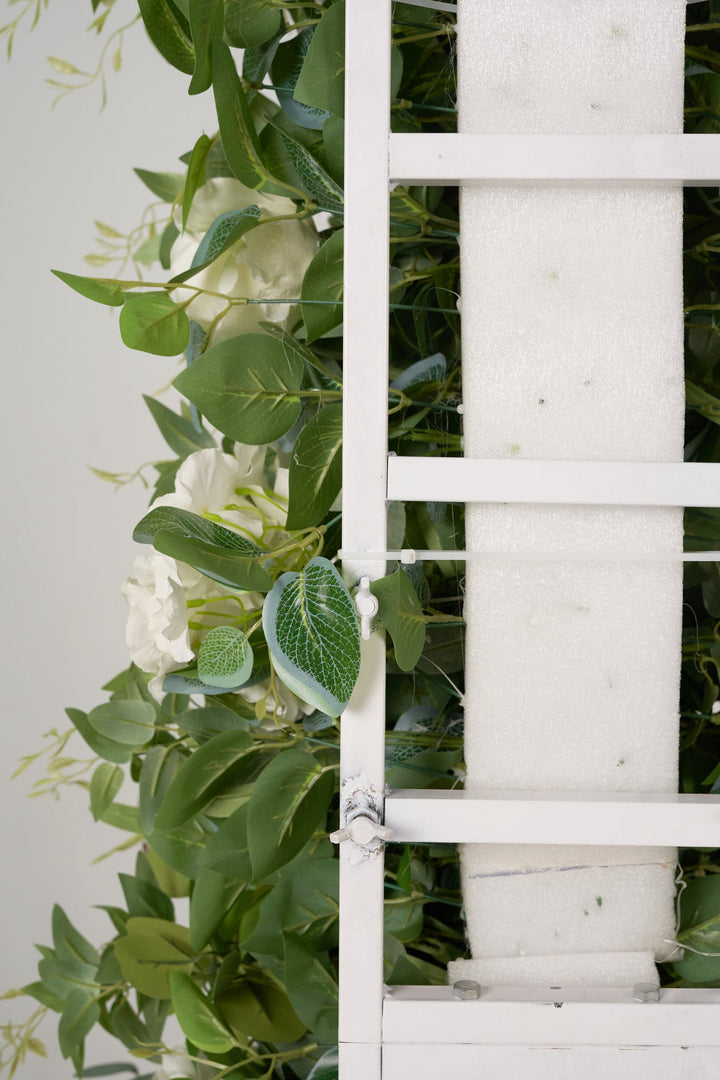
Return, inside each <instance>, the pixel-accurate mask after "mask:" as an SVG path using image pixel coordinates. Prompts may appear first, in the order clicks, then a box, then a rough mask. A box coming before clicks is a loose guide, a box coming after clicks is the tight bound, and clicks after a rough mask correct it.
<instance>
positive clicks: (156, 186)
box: [133, 169, 185, 203]
mask: <svg viewBox="0 0 720 1080" xmlns="http://www.w3.org/2000/svg"><path fill="white" fill-rule="evenodd" d="M133 172H134V173H135V175H136V176H137V177H138V179H140V180H142V182H143V184H144V185H145V187H146V188H149V189H150V191H152V193H153V195H157V197H158V199H162V201H163V202H166V203H173V202H175V200H176V199H177V197H178V195H179V194H180V192H181V191H182V189H183V187H184V185H185V177H184V176H183V175H182V173H158V172H150V171H149V170H148V169H133Z"/></svg>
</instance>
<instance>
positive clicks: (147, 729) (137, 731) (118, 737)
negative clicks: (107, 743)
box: [88, 700, 155, 750]
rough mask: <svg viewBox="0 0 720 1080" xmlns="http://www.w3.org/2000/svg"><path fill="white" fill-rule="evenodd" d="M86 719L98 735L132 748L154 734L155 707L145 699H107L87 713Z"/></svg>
mask: <svg viewBox="0 0 720 1080" xmlns="http://www.w3.org/2000/svg"><path fill="white" fill-rule="evenodd" d="M88 720H89V721H90V725H91V726H92V727H93V728H94V729H95V731H97V732H98V733H99V734H100V735H104V736H105V738H107V739H112V740H113V741H114V742H118V743H121V744H122V745H123V746H131V747H132V748H133V749H134V750H135V749H139V748H140V747H141V746H145V745H146V744H147V743H149V742H150V740H151V739H152V737H153V735H154V734H155V709H154V708H153V707H152V705H149V704H148V703H147V701H122V700H118V701H108V702H106V704H104V705H97V706H96V707H95V708H94V709H93V710H92V711H91V712H90V713H88Z"/></svg>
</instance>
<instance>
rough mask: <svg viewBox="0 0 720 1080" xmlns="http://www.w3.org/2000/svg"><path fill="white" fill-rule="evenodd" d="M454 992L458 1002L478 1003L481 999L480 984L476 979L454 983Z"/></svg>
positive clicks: (460, 980)
mask: <svg viewBox="0 0 720 1080" xmlns="http://www.w3.org/2000/svg"><path fill="white" fill-rule="evenodd" d="M452 992H453V997H454V998H457V999H458V1001H477V999H478V998H479V997H480V983H477V982H475V980H474V979H459V980H458V981H457V982H454V983H453V988H452Z"/></svg>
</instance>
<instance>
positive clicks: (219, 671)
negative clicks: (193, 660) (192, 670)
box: [198, 626, 253, 688]
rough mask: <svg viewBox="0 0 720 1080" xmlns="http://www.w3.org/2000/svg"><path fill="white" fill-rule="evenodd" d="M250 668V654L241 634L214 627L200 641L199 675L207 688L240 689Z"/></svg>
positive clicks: (231, 627)
mask: <svg viewBox="0 0 720 1080" xmlns="http://www.w3.org/2000/svg"><path fill="white" fill-rule="evenodd" d="M252 668H253V651H252V648H251V646H250V643H249V641H248V639H247V637H246V636H245V634H243V632H242V630H240V629H238V627H236V626H216V627H214V628H213V629H212V630H209V631H208V633H207V634H206V635H205V637H204V638H203V641H202V644H201V646H200V650H199V652H198V675H199V676H200V678H201V680H202V681H203V682H204V683H208V684H209V685H210V686H222V687H224V688H228V687H235V686H242V685H243V683H244V682H245V680H246V679H248V678H249V677H250V672H251V671H252Z"/></svg>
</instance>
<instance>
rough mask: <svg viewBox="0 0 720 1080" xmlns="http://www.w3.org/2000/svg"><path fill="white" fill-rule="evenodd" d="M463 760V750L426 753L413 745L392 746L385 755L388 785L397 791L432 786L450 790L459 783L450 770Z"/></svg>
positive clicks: (428, 751)
mask: <svg viewBox="0 0 720 1080" xmlns="http://www.w3.org/2000/svg"><path fill="white" fill-rule="evenodd" d="M461 757H462V751H461V750H423V749H421V748H420V747H416V746H414V745H413V744H412V743H409V744H407V743H406V744H405V745H404V746H403V745H400V746H397V745H395V746H388V748H387V750H386V755H385V770H386V778H387V782H388V784H389V785H390V786H391V787H393V788H424V787H428V785H429V784H433V785H434V786H435V787H437V786H438V784H444V786H445V787H450V786H451V785H452V784H453V783H456V782H457V781H456V777H454V776H452V775H451V774H450V770H451V769H452V768H453V767H454V766H455V765H457V763H458V762H459V761H460V759H461Z"/></svg>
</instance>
